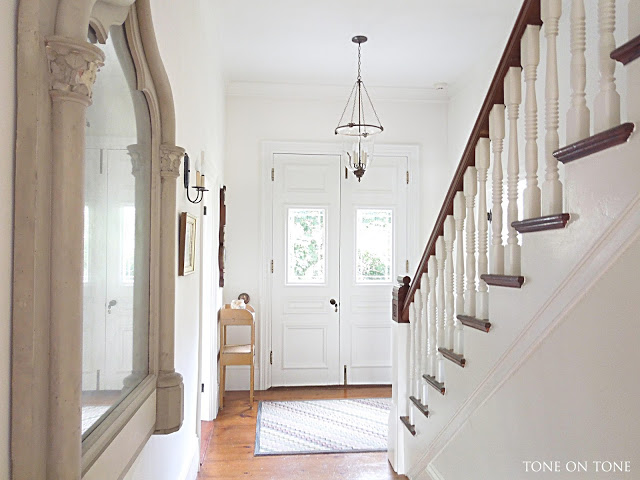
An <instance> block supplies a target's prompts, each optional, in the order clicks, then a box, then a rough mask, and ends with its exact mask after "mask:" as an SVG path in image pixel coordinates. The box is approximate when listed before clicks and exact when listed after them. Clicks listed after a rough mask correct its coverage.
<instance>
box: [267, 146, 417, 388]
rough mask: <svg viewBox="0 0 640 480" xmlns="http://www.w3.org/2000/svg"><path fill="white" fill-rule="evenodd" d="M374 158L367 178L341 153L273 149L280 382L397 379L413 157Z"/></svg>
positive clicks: (275, 342) (276, 375)
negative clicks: (397, 301) (394, 298)
mask: <svg viewBox="0 0 640 480" xmlns="http://www.w3.org/2000/svg"><path fill="white" fill-rule="evenodd" d="M374 165H375V167H372V168H371V169H370V170H368V171H367V173H366V175H365V177H364V178H363V180H362V182H360V183H359V182H358V181H357V180H356V179H355V177H354V176H353V175H352V174H350V173H348V174H346V171H345V169H344V164H343V163H342V161H341V158H340V156H339V155H294V154H276V155H274V158H273V168H274V170H273V172H274V175H273V178H274V182H273V274H272V339H271V340H272V371H271V373H272V385H273V386H281V385H282V386H284V385H331V384H339V383H344V382H348V383H349V384H357V383H360V384H363V383H366V384H369V383H390V381H391V343H390V342H391V340H390V338H391V335H390V332H391V330H390V327H391V325H390V318H391V289H392V285H393V283H394V282H393V279H394V278H396V275H397V274H404V273H405V269H406V258H407V241H406V240H407V227H406V223H407V222H406V201H407V188H406V187H407V185H406V180H405V178H406V177H405V175H406V171H407V158H406V157H376V159H375V164H374Z"/></svg>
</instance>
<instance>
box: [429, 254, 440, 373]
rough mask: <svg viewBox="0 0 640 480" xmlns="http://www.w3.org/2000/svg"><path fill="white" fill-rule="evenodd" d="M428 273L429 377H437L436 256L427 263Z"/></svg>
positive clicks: (432, 256) (431, 257)
mask: <svg viewBox="0 0 640 480" xmlns="http://www.w3.org/2000/svg"><path fill="white" fill-rule="evenodd" d="M427 271H428V273H429V292H430V294H429V333H428V336H429V339H428V349H429V350H428V357H429V363H428V365H427V367H428V368H427V375H430V376H432V377H435V375H436V280H437V279H438V262H437V261H436V256H435V255H431V256H430V257H429V261H428V262H427Z"/></svg>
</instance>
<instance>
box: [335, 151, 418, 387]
mask: <svg viewBox="0 0 640 480" xmlns="http://www.w3.org/2000/svg"><path fill="white" fill-rule="evenodd" d="M406 172H407V158H406V157H376V158H375V163H373V164H372V167H371V168H370V169H368V170H367V173H366V174H365V176H364V177H363V178H362V181H361V182H358V181H357V180H356V179H355V178H354V177H353V175H351V174H348V175H347V178H344V177H343V181H342V195H341V197H342V198H341V217H342V221H341V242H340V258H341V260H340V311H341V313H340V358H341V364H342V367H343V369H344V370H346V380H347V383H349V384H375V383H378V384H379V383H383V384H387V383H391V340H390V339H391V291H392V289H393V285H394V283H395V282H394V280H395V278H396V276H397V275H404V274H405V272H406V268H407V265H406V262H407V258H408V257H407V227H406V225H407V213H406V204H407V182H406Z"/></svg>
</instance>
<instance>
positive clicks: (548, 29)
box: [541, 0, 562, 215]
mask: <svg viewBox="0 0 640 480" xmlns="http://www.w3.org/2000/svg"><path fill="white" fill-rule="evenodd" d="M561 15H562V0H542V3H541V16H542V21H543V22H544V27H543V28H544V36H545V38H546V39H547V73H546V78H545V119H546V120H545V127H546V134H545V138H544V145H545V151H544V156H545V162H546V166H547V171H546V174H545V177H544V178H545V181H544V183H543V184H542V215H555V214H558V213H562V183H560V175H559V174H558V160H556V158H555V157H554V156H553V152H554V151H556V150H557V149H558V148H560V138H559V136H558V120H559V113H558V98H559V93H558V53H557V48H556V43H557V42H556V41H557V37H558V23H559V21H560V16H561Z"/></svg>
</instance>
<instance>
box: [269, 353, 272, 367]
mask: <svg viewBox="0 0 640 480" xmlns="http://www.w3.org/2000/svg"><path fill="white" fill-rule="evenodd" d="M269 365H273V350H271V351H270V352H269Z"/></svg>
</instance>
